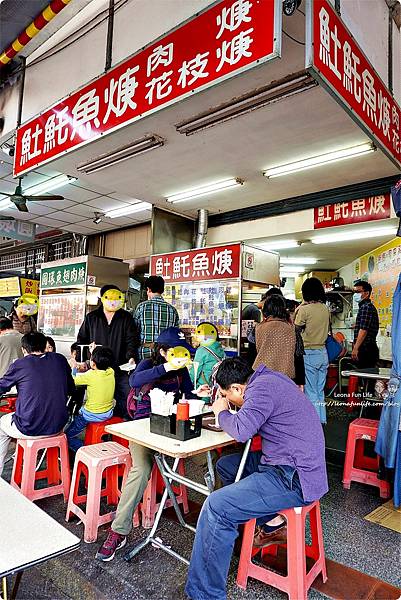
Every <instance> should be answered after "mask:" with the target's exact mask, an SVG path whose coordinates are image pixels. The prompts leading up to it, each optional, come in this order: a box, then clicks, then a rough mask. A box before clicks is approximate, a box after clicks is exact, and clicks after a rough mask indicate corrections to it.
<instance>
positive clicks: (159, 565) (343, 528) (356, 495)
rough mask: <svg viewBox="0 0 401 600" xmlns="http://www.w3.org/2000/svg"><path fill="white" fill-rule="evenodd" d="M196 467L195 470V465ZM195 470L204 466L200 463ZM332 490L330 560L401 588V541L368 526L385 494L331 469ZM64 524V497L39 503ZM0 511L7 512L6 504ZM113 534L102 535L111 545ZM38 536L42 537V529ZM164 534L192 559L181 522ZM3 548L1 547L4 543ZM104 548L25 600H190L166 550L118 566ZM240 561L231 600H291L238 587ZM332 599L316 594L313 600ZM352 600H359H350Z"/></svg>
mask: <svg viewBox="0 0 401 600" xmlns="http://www.w3.org/2000/svg"><path fill="white" fill-rule="evenodd" d="M11 465H12V463H11V462H9V463H8V465H7V467H8V468H7V470H6V472H5V473H4V477H5V478H6V479H9V476H10V470H11ZM189 468H190V470H191V467H189ZM192 471H194V472H195V471H199V467H196V466H194V465H193V466H192ZM328 472H329V479H330V491H329V493H328V494H327V495H326V496H325V497H324V498H323V500H322V502H321V507H322V518H323V529H324V539H325V548H326V556H327V557H329V558H331V559H332V560H335V561H337V562H340V563H343V564H346V565H348V566H350V567H353V568H355V569H358V570H360V571H363V572H365V573H367V574H369V575H372V576H374V577H377V578H380V579H383V580H384V581H386V582H388V583H391V584H393V585H395V586H401V577H400V567H399V565H400V547H401V536H400V535H399V534H397V533H395V532H393V531H390V530H388V529H384V528H382V527H379V526H378V525H375V524H373V523H369V522H368V521H365V520H364V519H363V517H364V516H365V515H367V514H368V513H369V512H371V511H372V510H373V509H374V508H376V507H377V506H379V505H380V504H381V503H382V502H383V501H382V500H380V498H379V495H378V491H377V490H376V489H374V488H371V487H368V486H363V485H360V484H352V487H351V490H348V491H346V490H343V488H342V485H341V468H340V467H338V466H334V465H329V467H328ZM38 505H39V506H41V507H42V508H43V509H44V510H46V511H47V512H48V513H49V514H50V515H51V516H53V517H54V518H55V519H57V521H59V522H60V523H63V524H65V522H64V515H65V506H64V505H63V502H62V498H61V497H56V498H48V499H43V500H41V501H39V502H38ZM0 509H1V510H4V509H6V508H5V507H1V499H0ZM65 525H66V527H68V529H70V530H71V531H72V532H73V533H75V534H76V535H78V536H82V525H81V524H78V522H77V521H72V522H71V523H68V524H65ZM105 529H106V528H102V529H101V530H100V532H99V540H100V541H103V539H104V537H105ZM144 534H145V531H144V530H143V529H142V528H139V529H136V530H134V531H133V533H132V534H131V535H130V537H129V543H130V544H132V543H134V542H136V541H139V540H140V539H141V538H142V537H143V535H144ZM32 535H35V531H34V528H33V529H32ZM159 536H160V537H162V539H163V541H164V542H165V543H167V544H171V546H172V547H174V548H177V549H179V551H180V552H181V553H182V554H184V555H186V556H188V557H189V555H190V551H191V545H192V539H193V537H192V536H193V534H192V533H191V532H190V531H187V530H182V529H180V528H179V527H178V526H177V525H176V524H175V523H172V522H170V521H167V520H166V519H162V527H161V529H160V532H159ZM0 544H1V542H0ZM97 546H98V544H85V543H84V542H82V544H81V547H80V549H79V550H78V551H76V552H74V553H72V554H69V555H66V556H63V557H60V558H58V559H55V560H53V561H49V562H47V563H45V564H43V565H41V566H39V567H37V568H35V569H32V570H30V571H29V572H27V573H26V574H25V575H24V577H23V579H22V582H21V587H20V592H19V595H18V597H19V598H20V600H28V599H29V600H30V599H32V600H33V599H35V600H39V599H40V600H50V599H51V600H68V599H74V600H75V599H76V600H78V599H79V600H82V599H85V600H103V599H107V600H114V599H116V600H117V599H119V600H120V599H121V600H124V599H127V600H128V599H130V600H162V599H163V600H167V599H171V600H182V599H184V598H185V596H184V594H183V586H184V582H185V578H186V567H185V566H184V565H183V564H182V563H180V562H178V561H176V560H175V559H174V558H172V557H170V556H168V555H166V554H165V553H163V552H162V551H161V550H158V549H155V548H151V547H147V548H146V549H145V550H143V551H142V553H141V554H140V555H139V556H138V557H136V558H135V559H133V560H132V561H131V562H130V563H126V562H125V561H124V560H123V559H122V557H121V555H120V556H118V557H117V558H116V559H115V560H113V561H112V562H110V563H100V562H98V561H95V560H94V555H95V552H96V549H97ZM237 564H238V561H237V559H236V558H233V560H232V564H231V570H230V576H229V580H228V598H229V600H237V599H238V600H243V599H249V600H258V599H259V598H260V599H262V598H263V600H280V599H282V600H284V599H285V598H286V597H287V596H286V595H285V594H283V593H281V592H279V591H276V590H274V589H272V588H270V587H268V586H265V585H263V584H261V583H259V582H256V581H254V580H249V584H248V588H247V590H246V591H242V590H240V589H239V588H237V587H236V585H235V577H236V568H237ZM318 598H324V596H323V595H322V594H320V593H318V592H316V591H314V590H311V592H310V594H309V599H310V600H317V599H318ZM350 600H351V599H350Z"/></svg>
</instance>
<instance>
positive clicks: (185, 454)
mask: <svg viewBox="0 0 401 600" xmlns="http://www.w3.org/2000/svg"><path fill="white" fill-rule="evenodd" d="M116 428H118V424H117V425H106V427H105V430H106V431H107V433H112V434H113V435H115V436H116V437H120V438H123V439H124V440H128V441H129V442H133V443H134V444H138V445H139V446H144V447H145V448H149V449H150V450H154V451H155V452H160V454H165V455H167V456H171V457H172V458H189V457H190V456H196V455H197V454H203V453H204V452H208V451H209V450H215V449H216V448H222V447H223V446H231V444H235V442H236V440H235V439H234V438H232V439H231V440H227V441H226V442H222V443H221V444H218V445H216V444H211V445H210V446H207V447H206V448H202V449H201V450H198V451H196V450H195V451H192V452H191V451H189V452H188V451H186V452H185V451H184V450H179V451H177V452H173V451H166V449H165V448H159V447H157V446H155V445H153V444H152V445H150V444H147V443H145V442H143V441H141V440H133V439H132V437H130V436H128V435H125V434H123V433H121V432H120V431H116ZM218 433H221V432H218ZM153 435H157V434H153ZM160 437H163V436H160ZM169 439H172V438H169Z"/></svg>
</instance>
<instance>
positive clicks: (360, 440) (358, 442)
mask: <svg viewBox="0 0 401 600" xmlns="http://www.w3.org/2000/svg"><path fill="white" fill-rule="evenodd" d="M378 427H379V421H376V420H374V419H355V420H354V421H352V423H350V426H349V429H348V437H347V448H346V451H345V463H344V472H343V487H344V488H345V489H347V490H349V489H350V487H351V481H358V482H359V483H366V484H367V485H374V486H376V487H378V488H379V490H380V498H390V495H391V490H390V484H389V482H388V481H383V480H381V479H379V478H378V477H377V471H378V469H379V461H380V458H379V456H377V457H376V458H371V457H369V456H365V455H364V452H363V445H364V442H365V441H371V442H375V441H376V437H377V429H378Z"/></svg>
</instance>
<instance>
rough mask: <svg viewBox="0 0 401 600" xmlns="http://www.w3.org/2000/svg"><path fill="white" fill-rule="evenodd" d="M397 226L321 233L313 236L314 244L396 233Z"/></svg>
mask: <svg viewBox="0 0 401 600" xmlns="http://www.w3.org/2000/svg"><path fill="white" fill-rule="evenodd" d="M396 232H397V228H396V227H382V228H381V229H357V230H354V231H346V232H342V233H331V234H328V235H319V236H318V237H315V238H312V239H311V242H312V244H332V243H335V242H348V241H353V240H363V239H369V238H373V237H383V236H385V235H395V234H396Z"/></svg>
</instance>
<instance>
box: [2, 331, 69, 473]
mask: <svg viewBox="0 0 401 600" xmlns="http://www.w3.org/2000/svg"><path fill="white" fill-rule="evenodd" d="M21 346H22V352H23V354H24V358H19V359H18V360H16V361H15V362H13V363H12V365H11V366H10V368H9V369H8V371H7V373H6V374H5V375H4V377H2V378H1V379H0V394H4V393H5V392H8V391H9V390H10V389H11V388H12V387H14V386H15V387H16V388H17V393H18V396H17V402H16V405H15V413H11V414H8V415H4V416H3V417H2V418H1V419H0V476H1V473H2V471H3V466H4V459H5V457H6V454H7V449H8V445H9V443H10V441H11V439H13V438H27V437H28V438H30V437H47V436H49V435H54V434H57V433H59V432H60V431H61V430H62V429H63V427H64V426H65V425H66V423H67V421H68V410H67V397H68V396H69V395H71V394H72V393H73V391H74V390H75V385H74V380H73V379H72V376H71V369H70V367H69V365H68V362H67V360H66V358H65V357H64V356H62V355H61V354H57V353H56V352H45V348H46V338H45V336H44V335H43V333H37V332H35V333H27V334H26V335H24V336H23V337H22V339H21Z"/></svg>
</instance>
